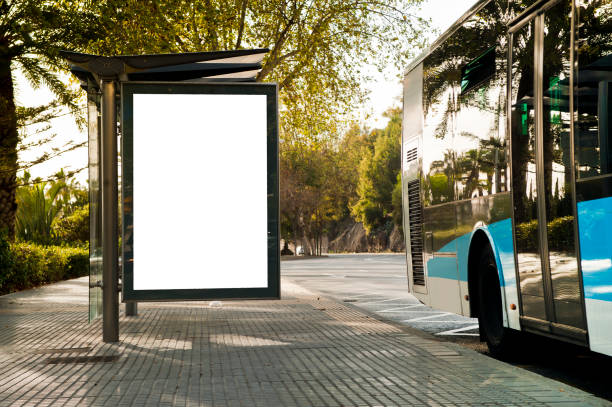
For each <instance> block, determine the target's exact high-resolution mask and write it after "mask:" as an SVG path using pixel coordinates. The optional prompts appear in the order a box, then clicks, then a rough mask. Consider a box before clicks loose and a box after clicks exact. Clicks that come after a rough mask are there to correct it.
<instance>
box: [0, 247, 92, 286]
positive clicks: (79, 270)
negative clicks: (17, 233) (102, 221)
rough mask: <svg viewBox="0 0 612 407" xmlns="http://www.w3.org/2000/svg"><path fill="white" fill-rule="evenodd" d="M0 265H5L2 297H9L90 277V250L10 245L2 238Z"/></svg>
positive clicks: (1, 278)
mask: <svg viewBox="0 0 612 407" xmlns="http://www.w3.org/2000/svg"><path fill="white" fill-rule="evenodd" d="M7 247H8V250H7ZM0 262H3V263H2V264H0V267H2V274H1V275H0V294H6V293H9V292H12V291H17V290H23V289H26V288H31V287H35V286H38V285H41V284H45V283H51V282H55V281H60V280H65V279H69V278H75V277H81V276H85V275H87V274H88V273H89V249H88V248H86V247H64V246H40V245H37V244H33V243H14V244H9V243H7V242H6V240H4V239H0Z"/></svg>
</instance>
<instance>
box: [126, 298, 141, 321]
mask: <svg viewBox="0 0 612 407" xmlns="http://www.w3.org/2000/svg"><path fill="white" fill-rule="evenodd" d="M125 315H126V316H128V317H135V316H136V315H138V303H137V302H134V301H128V302H126V303H125Z"/></svg>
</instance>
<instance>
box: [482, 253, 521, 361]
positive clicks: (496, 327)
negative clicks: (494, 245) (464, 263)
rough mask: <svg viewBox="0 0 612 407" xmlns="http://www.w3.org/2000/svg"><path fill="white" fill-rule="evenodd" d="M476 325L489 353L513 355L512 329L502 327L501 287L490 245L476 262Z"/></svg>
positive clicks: (505, 356)
mask: <svg viewBox="0 0 612 407" xmlns="http://www.w3.org/2000/svg"><path fill="white" fill-rule="evenodd" d="M478 301H479V304H478V310H479V312H478V325H479V327H480V332H481V335H482V337H483V338H484V339H485V341H486V342H487V346H488V347H489V352H490V353H491V355H493V356H495V357H499V358H508V357H512V356H513V355H514V349H515V348H516V347H515V346H513V338H512V336H513V335H512V331H511V330H509V329H508V328H505V327H504V320H503V314H502V313H503V310H502V301H501V287H500V284H499V276H498V274H497V265H496V264H495V258H494V257H493V251H492V250H491V248H490V247H487V248H486V249H484V250H483V251H482V253H481V255H480V260H479V263H478Z"/></svg>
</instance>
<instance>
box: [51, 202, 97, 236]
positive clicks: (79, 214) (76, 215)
mask: <svg viewBox="0 0 612 407" xmlns="http://www.w3.org/2000/svg"><path fill="white" fill-rule="evenodd" d="M53 236H54V238H55V240H56V241H57V242H58V243H60V244H73V243H79V244H83V243H85V242H87V241H88V240H89V205H85V206H84V207H82V208H78V209H76V210H75V211H74V212H73V213H72V214H70V215H68V216H66V217H65V218H60V219H58V220H56V221H55V222H54V223H53Z"/></svg>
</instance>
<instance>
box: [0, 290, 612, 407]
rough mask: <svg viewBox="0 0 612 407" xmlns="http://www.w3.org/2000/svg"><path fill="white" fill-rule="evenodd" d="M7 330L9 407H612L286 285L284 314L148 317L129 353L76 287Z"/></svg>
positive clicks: (125, 330) (32, 306)
mask: <svg viewBox="0 0 612 407" xmlns="http://www.w3.org/2000/svg"><path fill="white" fill-rule="evenodd" d="M0 328H1V329H0V406H17V405H26V406H30V405H32V406H34V405H37V406H45V405H52V406H60V405H63V406H73V405H74V406H78V405H88V406H89V405H92V406H98V405H100V406H150V405H162V406H263V407H269V406H308V407H311V406H324V407H327V406H511V405H520V406H540V405H542V406H543V405H552V406H572V405H580V406H589V405H591V406H604V405H611V404H610V403H608V402H607V401H605V400H601V399H597V398H595V397H593V396H592V395H589V394H587V393H585V392H582V391H580V390H577V389H574V388H571V387H569V386H567V385H565V384H562V383H559V382H556V381H554V380H550V379H547V378H544V377H541V376H539V375H537V374H534V373H531V372H528V371H525V370H522V369H518V368H515V367H512V366H509V365H507V364H505V363H503V362H500V361H497V360H494V359H491V358H488V357H486V356H484V355H480V354H478V353H476V352H473V351H471V350H469V349H465V348H461V347H459V346H457V345H454V344H451V343H442V342H439V340H434V339H430V338H428V337H427V336H425V335H422V334H419V335H416V334H413V333H412V332H413V331H411V329H412V328H405V327H402V326H399V325H397V324H396V323H392V322H384V321H379V320H376V319H373V318H370V317H368V316H367V315H365V314H364V313H362V312H360V311H359V310H357V309H355V308H354V307H350V306H346V305H343V304H342V303H339V302H337V301H333V300H330V299H327V298H324V297H322V296H321V295H320V294H316V293H311V292H309V291H307V290H305V289H303V288H301V287H299V286H297V285H295V284H293V283H291V282H289V281H285V280H283V299H282V300H280V301H229V302H225V301H224V302H223V306H222V307H220V308H209V307H208V306H207V303H202V302H181V303H141V304H139V315H138V317H129V318H126V317H123V316H122V317H121V319H120V331H121V335H120V343H118V344H105V343H102V341H101V332H102V328H101V321H95V322H94V323H92V324H89V323H88V322H87V279H77V280H71V281H68V282H63V283H58V284H53V285H50V286H47V287H44V288H40V289H36V290H29V291H24V292H22V293H16V294H11V295H8V296H3V297H0ZM100 356H105V357H107V358H110V359H107V360H106V361H104V359H101V358H99V357H100ZM113 356H117V358H116V359H114V360H113V359H112V357H113ZM61 358H63V359H61Z"/></svg>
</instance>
